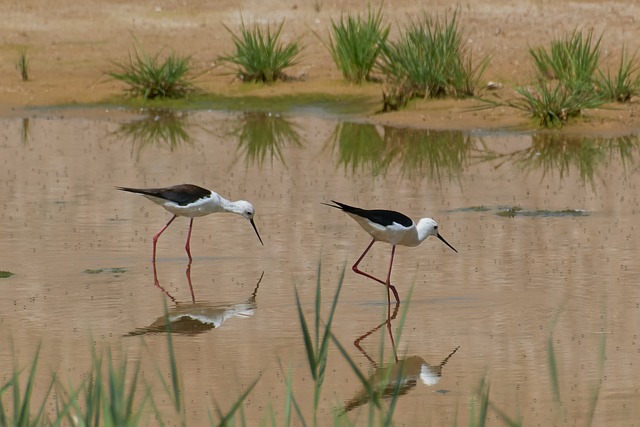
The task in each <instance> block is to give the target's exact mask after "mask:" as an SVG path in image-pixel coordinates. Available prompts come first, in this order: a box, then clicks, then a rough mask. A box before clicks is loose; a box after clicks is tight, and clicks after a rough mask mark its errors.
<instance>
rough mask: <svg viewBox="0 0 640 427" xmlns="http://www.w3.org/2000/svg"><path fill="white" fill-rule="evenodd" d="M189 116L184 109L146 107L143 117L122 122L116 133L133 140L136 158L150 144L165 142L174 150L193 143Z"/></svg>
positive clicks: (132, 147)
mask: <svg viewBox="0 0 640 427" xmlns="http://www.w3.org/2000/svg"><path fill="white" fill-rule="evenodd" d="M187 118H188V113H186V112H182V111H174V110H165V109H146V110H144V115H143V117H142V118H138V119H136V120H132V121H129V122H126V123H123V124H121V125H120V127H119V128H118V129H117V130H116V131H115V132H114V134H115V135H116V136H118V137H124V138H127V139H130V140H131V142H132V146H131V149H132V154H133V152H135V156H136V158H139V157H140V153H142V151H143V150H144V149H145V148H146V147H148V146H150V145H156V144H163V145H166V146H167V147H169V149H170V150H171V151H173V150H174V149H175V148H177V147H178V146H180V145H181V144H188V143H191V136H190V135H189V132H188V131H187V129H188V128H189V124H188V123H187Z"/></svg>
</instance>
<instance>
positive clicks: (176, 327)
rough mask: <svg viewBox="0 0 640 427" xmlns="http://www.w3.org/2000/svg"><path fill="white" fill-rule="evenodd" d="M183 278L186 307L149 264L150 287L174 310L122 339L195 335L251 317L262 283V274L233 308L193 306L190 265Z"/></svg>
mask: <svg viewBox="0 0 640 427" xmlns="http://www.w3.org/2000/svg"><path fill="white" fill-rule="evenodd" d="M185 274H186V277H187V283H188V285H189V290H190V292H191V302H189V303H181V302H178V301H177V300H176V299H175V298H174V297H173V296H172V295H171V294H170V293H169V292H168V291H167V290H166V289H165V288H163V287H162V286H161V285H160V281H159V280H158V275H157V271H156V266H155V263H154V264H153V276H154V285H155V286H156V287H157V288H158V289H160V290H161V291H162V292H164V294H165V295H167V297H168V298H169V299H171V301H172V302H173V303H174V307H172V308H170V309H169V310H168V311H167V313H166V314H165V315H162V316H160V317H158V318H157V319H156V320H154V321H153V322H152V323H151V324H150V325H149V326H146V327H144V328H136V329H135V330H133V331H131V332H129V333H128V334H126V335H125V336H127V337H130V336H137V335H147V334H157V333H164V332H166V331H167V327H169V328H170V330H171V332H172V333H175V334H181V335H190V336H191V335H198V334H201V333H203V332H207V331H210V330H211V329H216V328H219V327H220V326H222V324H223V323H224V322H225V321H227V320H229V319H231V318H233V317H241V318H245V317H251V316H253V315H254V313H255V311H256V309H257V308H258V305H257V302H256V297H257V295H258V289H259V287H260V282H262V278H263V277H264V271H263V272H262V274H261V275H260V278H259V279H258V283H256V286H255V288H254V289H253V292H252V293H251V296H250V297H249V298H248V299H246V300H244V301H241V302H238V303H235V304H224V303H210V302H196V298H195V294H194V292H193V284H192V283H191V263H189V265H188V266H187V270H186V273H185Z"/></svg>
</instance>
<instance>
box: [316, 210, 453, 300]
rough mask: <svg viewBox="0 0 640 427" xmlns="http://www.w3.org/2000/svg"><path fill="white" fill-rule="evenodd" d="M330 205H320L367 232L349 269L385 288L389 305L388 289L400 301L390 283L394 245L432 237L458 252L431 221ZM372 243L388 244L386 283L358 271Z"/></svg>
mask: <svg viewBox="0 0 640 427" xmlns="http://www.w3.org/2000/svg"><path fill="white" fill-rule="evenodd" d="M331 202H332V203H334V204H333V205H332V204H329V203H323V204H324V205H327V206H331V207H332V208H336V209H340V210H342V211H343V212H345V213H346V214H347V215H349V216H350V217H351V218H353V219H354V220H355V221H356V222H357V223H358V224H360V227H362V228H364V230H365V231H366V232H367V233H369V234H370V235H371V236H372V237H373V240H372V241H371V243H369V246H367V249H365V250H364V252H363V253H362V255H360V258H358V260H357V261H356V263H355V264H353V267H351V269H352V270H353V271H354V272H356V273H358V274H361V275H363V276H365V277H368V278H369V279H373V280H375V281H376V282H378V283H382V284H383V285H386V286H387V302H388V303H389V304H391V296H390V294H389V290H391V291H392V292H393V296H394V297H395V299H396V302H400V298H399V297H398V291H397V290H396V288H395V286H393V285H392V284H391V268H392V267H393V256H394V255H395V252H396V245H402V246H418V245H419V244H420V243H422V242H423V241H424V240H425V239H426V238H427V237H429V236H434V237H437V238H438V239H440V240H442V241H443V242H444V243H445V244H446V245H447V246H449V247H450V248H451V249H453V250H454V251H455V252H458V251H457V250H456V249H455V248H454V247H453V246H451V245H450V244H449V243H448V242H447V241H446V240H444V238H443V237H442V236H441V235H440V233H438V223H436V222H435V221H434V220H433V219H431V218H422V219H421V220H420V221H418V223H417V224H416V223H415V222H413V220H412V219H411V218H409V217H408V216H406V215H404V214H401V213H400V212H396V211H388V210H384V209H374V210H367V209H360V208H355V207H353V206H349V205H345V204H344V203H340V202H336V201H335V200H332V201H331ZM376 241H381V242H387V243H389V244H391V245H392V249H391V261H390V263H389V272H388V273H387V280H386V281H383V280H381V279H378V278H377V277H374V276H372V275H370V274H368V273H365V272H364V271H361V270H359V269H358V265H359V264H360V261H362V259H363V258H364V256H365V255H366V254H367V252H369V249H371V246H373V244H374V243H375V242H376Z"/></svg>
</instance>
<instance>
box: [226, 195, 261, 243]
mask: <svg viewBox="0 0 640 427" xmlns="http://www.w3.org/2000/svg"><path fill="white" fill-rule="evenodd" d="M229 210H230V211H232V212H235V213H237V214H239V215H242V216H243V217H245V218H247V219H248V220H249V222H250V223H251V226H252V227H253V229H254V231H255V232H256V236H258V240H260V243H262V238H261V237H260V233H258V229H257V228H256V223H255V222H253V217H254V215H255V214H256V210H255V209H254V208H253V205H252V204H251V203H249V202H247V201H245V200H238V201H237V202H233V203H232V204H231V206H230V209H229ZM262 244H263V245H264V243H262Z"/></svg>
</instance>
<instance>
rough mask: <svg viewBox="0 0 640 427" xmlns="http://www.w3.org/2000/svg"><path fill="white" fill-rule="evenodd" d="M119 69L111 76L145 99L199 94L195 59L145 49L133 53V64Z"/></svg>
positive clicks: (117, 63) (135, 95) (137, 48)
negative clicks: (194, 67)
mask: <svg viewBox="0 0 640 427" xmlns="http://www.w3.org/2000/svg"><path fill="white" fill-rule="evenodd" d="M114 64H115V66H116V68H117V70H116V71H109V72H108V73H107V74H108V75H109V76H110V77H111V78H113V79H115V80H119V81H121V82H123V83H125V84H126V85H127V86H128V87H127V89H126V90H127V92H129V94H130V95H131V96H133V97H141V98H143V99H156V98H185V97H187V96H188V95H190V94H192V93H194V92H196V91H197V90H196V87H195V86H194V84H193V80H194V79H195V78H197V77H199V74H194V73H193V70H192V68H191V57H190V56H181V55H178V54H176V53H173V52H172V53H169V54H164V53H163V51H162V50H160V51H158V52H157V53H156V54H154V55H150V54H148V53H147V52H146V51H145V50H144V49H143V48H142V47H141V46H136V47H135V48H134V51H133V54H131V53H129V61H128V62H124V63H119V62H115V63H114Z"/></svg>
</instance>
